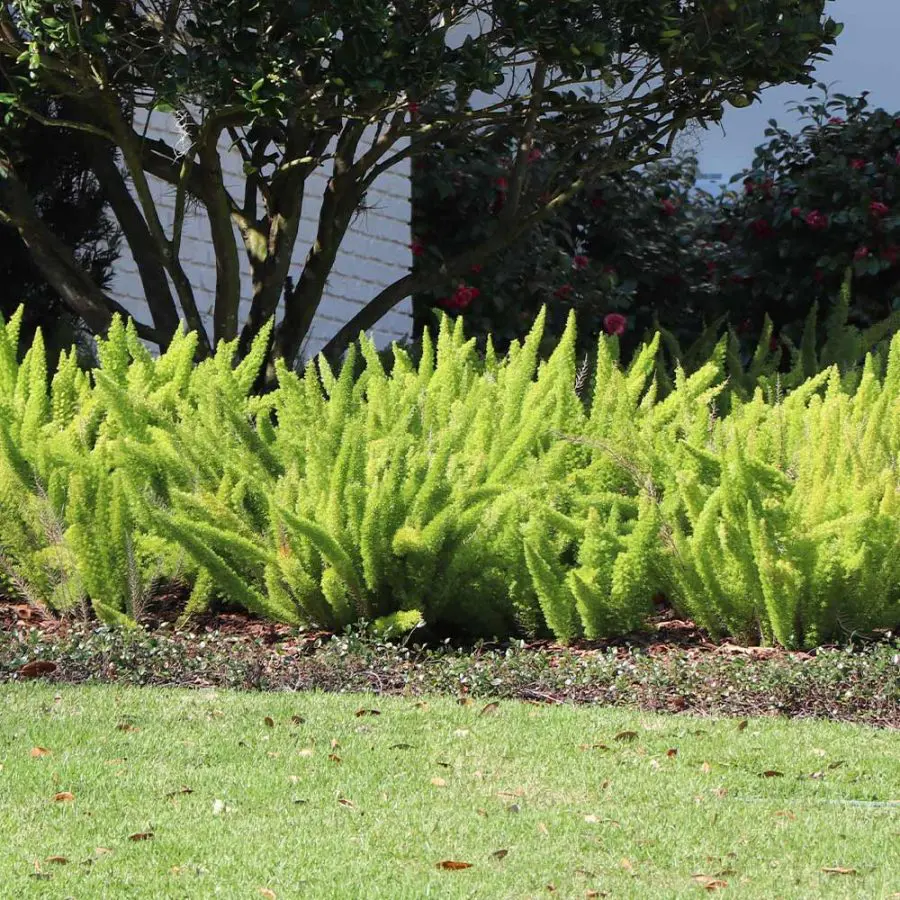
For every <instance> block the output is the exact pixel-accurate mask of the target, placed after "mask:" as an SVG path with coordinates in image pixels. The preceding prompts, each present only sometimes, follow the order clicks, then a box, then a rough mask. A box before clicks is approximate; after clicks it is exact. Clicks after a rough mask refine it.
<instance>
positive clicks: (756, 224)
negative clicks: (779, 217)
mask: <svg viewBox="0 0 900 900" xmlns="http://www.w3.org/2000/svg"><path fill="white" fill-rule="evenodd" d="M750 230H751V231H752V232H753V233H754V234H755V235H756V236H757V237H759V238H767V237H771V236H772V235H773V234H774V233H775V231H774V229H773V228H772V226H771V224H770V223H769V222H768V221H767V220H766V219H755V220H754V221H752V222H751V223H750Z"/></svg>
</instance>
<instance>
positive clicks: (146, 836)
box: [128, 831, 153, 842]
mask: <svg viewBox="0 0 900 900" xmlns="http://www.w3.org/2000/svg"><path fill="white" fill-rule="evenodd" d="M128 840H129V841H135V842H137V841H151V840H153V832H152V831H136V832H135V833H134V834H129V835H128Z"/></svg>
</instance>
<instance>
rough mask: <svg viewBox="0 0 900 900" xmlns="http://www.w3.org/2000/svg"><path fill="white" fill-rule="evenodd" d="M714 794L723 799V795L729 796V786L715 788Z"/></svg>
mask: <svg viewBox="0 0 900 900" xmlns="http://www.w3.org/2000/svg"><path fill="white" fill-rule="evenodd" d="M713 794H715V795H716V796H717V797H718V798H719V799H720V800H721V799H722V798H723V797H727V796H728V788H723V787H717V788H714V789H713Z"/></svg>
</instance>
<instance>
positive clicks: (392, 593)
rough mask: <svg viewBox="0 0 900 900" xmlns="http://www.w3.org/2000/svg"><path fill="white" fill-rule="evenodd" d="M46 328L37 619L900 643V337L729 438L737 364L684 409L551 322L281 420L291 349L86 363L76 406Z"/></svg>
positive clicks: (18, 382) (0, 339) (637, 370)
mask: <svg viewBox="0 0 900 900" xmlns="http://www.w3.org/2000/svg"><path fill="white" fill-rule="evenodd" d="M20 321H21V316H16V317H14V318H13V319H12V320H11V321H10V322H9V323H8V324H5V325H2V327H0V562H2V568H3V571H4V576H3V577H4V579H5V582H4V584H5V587H4V590H5V592H6V593H8V594H16V595H19V596H22V597H24V598H25V599H26V600H28V601H29V602H33V603H38V604H42V605H45V606H48V607H50V608H52V609H54V610H56V611H59V612H67V611H72V610H78V609H82V608H88V609H92V610H93V612H94V613H95V614H96V616H97V617H99V618H100V619H102V620H104V621H106V622H112V623H122V624H128V623H133V622H134V621H136V620H139V619H140V617H141V614H142V610H143V609H144V607H145V604H146V602H147V599H148V598H149V597H150V596H151V595H152V593H153V591H154V590H155V588H156V587H157V586H158V585H159V584H160V583H162V582H164V581H168V580H172V579H181V580H183V581H185V582H186V583H187V584H189V585H190V586H191V594H190V600H189V603H188V606H187V609H186V611H185V616H188V617H189V616H191V615H194V614H197V613H199V612H201V611H203V610H205V609H207V608H208V607H209V606H210V604H211V603H214V602H218V601H219V600H222V599H225V600H227V601H228V602H230V603H237V604H240V605H241V606H243V607H245V608H246V609H247V610H250V611H252V612H254V613H258V614H260V615H262V616H266V617H270V618H272V619H276V620H279V621H283V622H288V623H296V624H298V625H306V624H311V625H313V624H314V625H317V626H324V627H328V628H340V627H342V626H345V625H347V624H349V623H352V622H356V621H358V620H360V619H365V620H368V621H377V620H382V622H383V623H384V624H390V623H396V624H399V625H401V626H403V625H406V626H408V625H410V623H415V622H416V621H418V619H419V617H420V616H421V618H422V619H424V620H425V621H426V622H427V623H428V625H429V626H431V627H433V628H434V629H435V630H436V631H438V632H439V633H448V634H454V635H459V636H477V635H486V636H505V635H510V634H514V633H546V632H549V633H551V634H552V635H554V636H555V637H556V638H558V639H560V640H563V641H568V640H572V639H574V638H576V637H579V636H584V637H587V638H599V637H605V636H613V635H618V634H622V633H624V632H627V631H629V630H631V629H635V628H640V627H641V626H642V624H643V623H644V622H645V620H646V618H647V616H648V614H649V613H651V612H652V610H653V599H654V597H655V596H656V595H658V594H664V595H665V596H666V597H667V598H668V599H669V600H670V602H671V603H672V604H673V605H674V606H675V608H676V609H677V610H678V611H679V612H681V613H682V614H684V615H687V616H690V617H692V618H693V619H695V620H696V621H697V622H698V623H699V624H701V625H703V626H704V627H706V628H708V629H709V630H710V632H712V633H713V634H716V635H725V634H727V635H731V636H733V637H734V638H735V639H738V640H741V641H754V642H755V641H759V640H763V641H766V642H772V643H779V644H781V645H784V646H786V647H803V646H812V645H816V644H820V643H823V642H828V641H833V640H840V639H842V638H845V637H846V636H848V635H850V634H851V633H852V632H853V631H871V630H873V629H877V628H892V627H895V626H897V624H898V623H900V493H898V491H900V484H898V471H897V461H898V449H900V338H895V339H894V341H893V343H892V344H891V346H890V349H889V351H886V352H884V353H880V354H878V353H876V354H871V355H869V356H868V357H867V359H866V363H865V367H864V368H863V369H862V370H861V372H858V373H856V374H855V375H852V376H848V375H842V374H841V373H840V372H839V371H838V369H837V367H835V366H832V367H830V368H828V369H826V370H825V371H823V372H821V373H820V374H818V375H815V376H814V377H811V378H809V379H807V380H806V381H804V382H802V383H798V385H797V386H796V387H794V388H793V389H792V390H791V391H789V392H788V393H787V394H786V396H782V395H781V393H780V392H779V391H777V390H769V391H766V390H764V389H762V388H760V389H757V390H756V392H755V393H754V394H752V395H750V394H745V393H742V392H741V391H738V390H734V389H733V387H734V381H735V379H732V385H731V388H730V389H729V390H730V394H729V401H728V404H727V409H728V412H727V415H720V414H719V413H718V412H717V411H718V410H720V409H722V408H724V407H723V406H722V404H721V402H720V401H721V395H722V392H723V390H725V389H726V385H728V380H727V378H726V377H725V374H724V373H725V372H726V371H727V368H728V365H729V362H728V347H727V341H725V342H722V343H720V344H719V345H718V347H717V348H716V350H715V351H714V352H713V353H712V356H711V359H710V361H709V362H708V363H706V364H705V365H703V366H702V367H700V368H699V369H698V370H697V371H696V372H694V373H693V374H691V375H690V376H688V375H685V374H684V372H682V371H678V372H676V376H675V379H674V383H673V384H672V385H671V386H670V389H669V390H668V391H667V392H666V393H665V395H662V394H661V393H659V384H660V381H659V379H658V377H657V376H656V370H657V359H658V339H657V340H654V341H653V342H651V343H649V344H648V345H647V346H646V347H644V349H643V351H642V352H641V353H640V354H639V355H638V356H637V357H636V358H635V360H634V361H633V362H632V364H631V365H630V366H629V367H628V368H627V369H623V368H622V367H620V366H619V365H618V363H617V358H616V357H617V354H616V343H615V339H605V338H604V339H602V340H601V342H600V344H599V347H598V351H597V356H596V361H595V365H593V366H592V367H591V371H590V375H589V376H588V377H585V371H584V370H581V369H580V367H579V366H578V365H577V361H576V356H575V332H574V325H572V324H570V326H569V328H568V330H567V331H566V333H565V335H564V337H563V338H562V340H561V342H560V343H559V345H558V347H557V348H556V350H555V352H554V353H553V355H552V357H551V358H550V359H549V360H547V361H544V362H541V361H540V360H539V358H538V345H539V342H540V338H541V329H542V318H541V319H539V320H538V321H537V323H536V324H535V326H534V329H533V331H532V332H531V334H530V336H529V337H528V338H527V340H525V341H524V342H523V343H522V344H516V345H513V347H512V348H511V350H510V352H509V353H508V355H506V356H505V357H504V358H502V359H501V358H497V356H496V355H495V354H494V353H493V352H492V351H491V350H490V348H489V349H488V353H487V356H486V358H482V357H481V356H479V355H478V353H477V352H476V350H475V346H474V343H473V342H472V341H467V340H466V339H465V337H464V335H463V331H462V325H461V323H457V324H455V325H451V324H450V323H449V322H448V321H445V322H444V323H443V325H442V327H441V329H440V333H439V335H438V337H437V340H436V344H433V343H432V341H431V339H430V338H429V336H428V335H426V336H425V340H424V346H423V348H422V353H421V359H420V360H419V361H418V362H416V363H414V362H413V360H412V359H411V358H410V357H409V356H408V355H407V353H406V352H405V351H404V350H402V349H400V348H394V352H393V358H392V360H391V362H390V365H389V367H387V368H386V365H385V362H384V360H383V357H382V356H381V355H379V354H378V353H377V352H376V350H375V348H374V346H373V345H372V344H371V343H370V342H368V341H367V340H364V339H363V340H362V341H361V344H360V347H359V349H358V351H356V350H355V351H353V352H351V354H350V357H349V358H348V359H347V360H346V362H345V364H344V365H343V367H342V368H341V370H340V372H332V371H331V370H330V369H329V367H328V365H327V363H325V362H324V361H322V360H319V361H318V362H317V363H315V364H311V365H310V366H309V368H308V369H307V371H306V372H305V373H304V375H303V376H302V377H300V376H298V375H296V374H294V373H293V372H289V371H287V370H286V369H284V368H281V369H280V370H279V371H278V373H277V375H278V386H277V389H276V390H274V391H273V392H271V393H269V394H266V395H264V396H255V395H253V394H252V393H251V388H252V385H253V384H254V382H255V379H256V376H257V373H258V368H259V366H260V364H261V362H262V359H263V356H264V349H265V346H264V345H265V341H266V336H265V335H263V336H261V338H260V339H259V341H257V344H256V346H255V347H254V349H253V351H252V353H251V354H250V355H249V356H248V357H247V358H246V359H244V360H243V361H242V362H241V363H240V364H239V365H235V364H234V353H235V347H234V346H231V345H223V346H221V347H220V348H219V350H218V352H217V353H216V355H215V357H214V358H213V359H209V360H207V361H205V362H203V363H200V364H199V365H195V363H194V351H195V346H196V337H195V336H193V335H191V334H181V335H178V336H177V337H176V338H175V340H174V341H173V343H172V345H171V347H170V348H169V349H168V351H167V352H166V353H164V354H163V355H162V356H161V357H159V358H154V357H152V356H151V355H150V354H149V353H148V352H147V350H146V349H145V348H144V346H143V345H142V344H141V342H140V341H139V340H138V338H137V336H136V334H135V333H134V331H133V330H132V329H131V328H130V327H129V328H126V327H124V326H123V325H122V324H121V323H120V322H117V323H116V324H115V326H114V327H113V328H112V330H111V332H110V334H109V336H108V338H107V339H106V340H104V341H102V342H100V344H99V358H100V366H99V367H98V368H97V369H96V370H94V371H92V372H90V373H85V372H83V371H81V370H80V369H79V368H78V366H77V364H76V360H75V357H74V356H64V357H63V359H62V361H61V364H60V365H59V367H58V370H57V371H56V373H55V375H54V376H53V378H52V379H48V373H47V365H46V359H45V354H44V348H43V346H42V342H41V339H40V336H38V338H37V339H36V340H35V342H34V344H33V346H32V347H31V348H30V349H29V351H28V353H27V354H26V355H25V357H24V360H23V361H22V362H21V363H19V362H18V361H17V340H18V328H19V323H20ZM357 354H361V358H358V356H357ZM757 374H761V373H757ZM48 382H49V383H48ZM585 382H587V383H585Z"/></svg>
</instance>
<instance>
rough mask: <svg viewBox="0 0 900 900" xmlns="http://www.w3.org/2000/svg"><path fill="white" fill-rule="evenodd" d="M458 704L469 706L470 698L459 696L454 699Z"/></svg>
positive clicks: (470, 703)
mask: <svg viewBox="0 0 900 900" xmlns="http://www.w3.org/2000/svg"><path fill="white" fill-rule="evenodd" d="M456 702H457V703H458V704H459V705H460V706H471V705H472V698H471V697H459V698H458V699H457V701H456Z"/></svg>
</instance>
